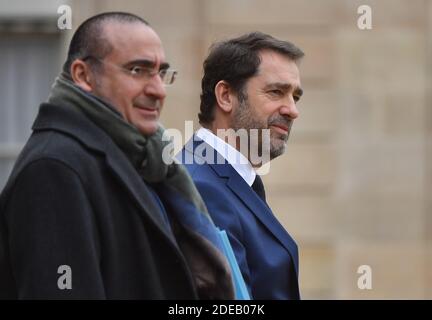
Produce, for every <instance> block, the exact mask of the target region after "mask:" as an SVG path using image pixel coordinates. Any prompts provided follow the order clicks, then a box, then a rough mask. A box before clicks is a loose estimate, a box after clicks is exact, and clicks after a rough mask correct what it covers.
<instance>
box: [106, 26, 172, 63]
mask: <svg viewBox="0 0 432 320" xmlns="http://www.w3.org/2000/svg"><path fill="white" fill-rule="evenodd" d="M103 33H104V36H105V37H106V38H107V40H108V41H109V43H110V44H111V46H112V51H111V53H110V54H109V55H108V56H109V57H110V58H113V59H117V60H121V61H124V62H126V61H132V60H139V59H147V60H154V61H159V62H164V61H165V53H164V50H163V47H162V42H161V40H160V38H159V36H158V35H157V34H156V32H155V31H154V30H153V29H152V28H150V27H149V26H147V25H145V24H143V23H138V22H132V23H122V22H116V21H112V22H108V23H106V24H105V26H104V27H103Z"/></svg>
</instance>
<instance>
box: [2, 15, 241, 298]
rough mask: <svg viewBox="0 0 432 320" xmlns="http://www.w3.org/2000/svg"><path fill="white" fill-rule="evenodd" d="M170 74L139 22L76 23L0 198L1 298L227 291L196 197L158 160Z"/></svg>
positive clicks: (173, 168)
mask: <svg viewBox="0 0 432 320" xmlns="http://www.w3.org/2000/svg"><path fill="white" fill-rule="evenodd" d="M175 76H176V71H174V70H171V69H170V68H169V64H168V63H167V61H166V59H165V54H164V51H163V48H162V44H161V41H160V39H159V37H158V35H157V34H156V33H155V31H154V30H153V29H152V28H151V27H150V26H149V25H148V23H147V22H146V21H144V20H143V19H141V18H140V17H137V16H135V15H132V14H129V13H121V12H112V13H103V14H100V15H97V16H94V17H92V18H89V19H88V20H86V21H85V22H83V23H82V24H81V25H80V26H79V27H78V29H77V31H76V32H75V34H74V36H73V38H72V40H71V43H70V47H69V52H68V57H67V61H66V63H65V64H64V68H63V72H62V73H61V75H60V76H59V77H58V78H57V79H56V81H55V83H54V85H53V87H52V90H51V93H50V96H49V98H48V102H47V103H43V104H42V105H41V106H40V109H39V114H38V116H37V118H36V120H35V123H34V125H33V128H32V129H33V134H32V136H31V137H30V139H29V141H28V142H27V144H26V146H25V147H24V149H23V151H22V152H21V154H20V156H19V158H18V160H17V162H16V164H15V167H14V169H13V171H12V173H11V176H10V178H9V180H8V183H7V185H6V187H5V189H4V190H3V192H2V194H1V196H0V297H3V298H27V299H32V298H56V299H57V298H60V299H63V298H65V299H69V298H81V299H82V298H84V299H85V298H95V299H105V298H108V299H127V298H131V299H195V298H206V299H213V298H215V299H230V298H233V292H234V291H233V286H232V281H231V272H230V269H229V266H228V263H227V261H226V259H225V257H224V256H223V255H222V254H221V247H220V243H219V242H218V241H217V234H216V231H215V228H214V225H213V223H212V221H211V219H210V217H209V216H208V213H207V211H206V208H205V206H204V204H203V202H202V199H201V197H200V196H199V194H198V192H197V190H196V189H195V187H194V185H193V183H192V180H191V179H190V177H189V175H188V174H187V171H186V170H185V169H184V168H183V167H182V166H181V165H178V164H176V163H172V164H170V165H168V164H166V162H164V161H162V151H163V149H164V147H165V144H164V143H166V142H163V140H162V135H163V129H162V127H161V126H160V125H159V122H158V121H159V116H160V112H161V110H162V106H163V102H164V99H165V96H166V85H170V84H172V83H173V82H174V80H175Z"/></svg>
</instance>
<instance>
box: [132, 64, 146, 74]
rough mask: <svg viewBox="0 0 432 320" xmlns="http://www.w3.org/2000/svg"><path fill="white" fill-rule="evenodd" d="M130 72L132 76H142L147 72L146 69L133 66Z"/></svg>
mask: <svg viewBox="0 0 432 320" xmlns="http://www.w3.org/2000/svg"><path fill="white" fill-rule="evenodd" d="M129 71H130V73H131V74H132V75H134V76H135V75H141V74H143V72H144V71H145V70H144V68H142V67H140V66H133V67H130V68H129Z"/></svg>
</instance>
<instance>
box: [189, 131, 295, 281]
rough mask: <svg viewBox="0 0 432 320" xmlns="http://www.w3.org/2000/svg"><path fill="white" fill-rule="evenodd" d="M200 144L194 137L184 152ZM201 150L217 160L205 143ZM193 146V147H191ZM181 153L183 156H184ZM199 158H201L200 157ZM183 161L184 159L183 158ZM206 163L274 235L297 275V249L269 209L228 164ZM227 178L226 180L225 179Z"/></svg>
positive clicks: (215, 154) (215, 153)
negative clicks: (289, 258)
mask: <svg viewBox="0 0 432 320" xmlns="http://www.w3.org/2000/svg"><path fill="white" fill-rule="evenodd" d="M202 143H205V142H204V141H202V140H201V139H199V138H198V137H196V136H195V135H194V136H193V137H192V139H191V140H190V141H189V142H188V143H187V144H186V146H185V149H183V151H185V152H191V151H192V150H194V151H195V149H196V148H197V147H198V146H199V145H200V144H202ZM205 144H206V147H205V148H202V149H203V150H212V152H214V155H213V156H212V157H206V158H207V159H218V157H220V155H219V154H218V153H217V151H216V150H214V149H213V148H211V146H209V145H208V144H207V143H205ZM192 146H193V147H192ZM185 152H183V156H185ZM194 156H196V157H200V156H201V154H199V153H198V154H195V155H194ZM200 158H201V157H200ZM183 160H184V158H183ZM219 163H220V162H218V164H215V163H207V165H209V166H210V167H211V168H212V169H213V170H214V171H215V172H216V173H217V174H218V176H219V177H221V178H223V179H224V180H225V181H226V185H227V187H228V188H229V189H230V190H231V191H232V192H233V193H234V194H235V195H236V196H237V197H238V198H239V199H240V200H241V201H242V202H243V204H244V205H245V206H246V207H248V208H249V210H250V211H251V212H253V214H254V215H255V216H256V217H257V219H258V220H259V221H261V222H262V223H263V225H264V226H265V227H266V228H267V229H268V230H269V231H270V232H271V233H272V234H273V235H274V237H275V238H276V239H277V240H278V241H279V242H280V243H281V244H282V246H283V247H284V248H285V249H286V250H287V251H288V253H289V254H290V256H291V258H292V260H293V261H294V266H295V270H296V273H297V274H298V249H297V244H296V243H295V241H294V239H293V238H291V236H290V235H289V234H288V232H287V231H286V230H285V228H284V227H283V226H282V225H281V224H280V222H279V221H278V220H277V219H276V217H275V216H274V215H273V212H272V211H271V209H270V208H269V207H268V206H267V204H266V203H265V202H263V201H262V200H261V199H260V198H259V197H258V195H257V194H256V193H255V192H254V191H253V189H252V188H251V187H250V186H249V185H248V184H247V183H246V181H244V180H243V178H242V177H241V176H240V175H239V174H238V173H237V172H236V171H235V169H234V168H233V167H232V166H231V165H230V164H228V163H224V164H219ZM227 178H228V179H227Z"/></svg>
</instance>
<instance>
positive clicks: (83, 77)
mask: <svg viewBox="0 0 432 320" xmlns="http://www.w3.org/2000/svg"><path fill="white" fill-rule="evenodd" d="M70 74H71V77H72V80H73V82H74V83H75V84H76V85H77V86H79V87H80V88H81V89H83V90H84V91H87V92H91V91H93V89H94V88H93V87H94V86H93V81H92V79H93V74H92V72H91V70H90V67H89V66H88V65H87V64H86V63H85V62H84V61H82V60H80V59H77V60H75V61H74V62H72V64H71V68H70Z"/></svg>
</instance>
